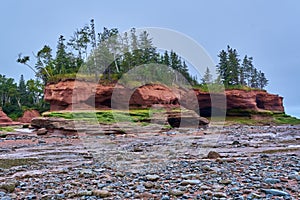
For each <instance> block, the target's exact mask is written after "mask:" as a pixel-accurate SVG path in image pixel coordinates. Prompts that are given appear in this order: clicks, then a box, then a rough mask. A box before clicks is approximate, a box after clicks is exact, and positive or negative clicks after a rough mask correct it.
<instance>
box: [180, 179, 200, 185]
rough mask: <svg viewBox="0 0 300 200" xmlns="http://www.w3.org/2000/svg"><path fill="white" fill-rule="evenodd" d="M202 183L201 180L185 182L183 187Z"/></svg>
mask: <svg viewBox="0 0 300 200" xmlns="http://www.w3.org/2000/svg"><path fill="white" fill-rule="evenodd" d="M200 183H201V182H200V181H199V180H184V181H182V182H181V185H198V184H200Z"/></svg>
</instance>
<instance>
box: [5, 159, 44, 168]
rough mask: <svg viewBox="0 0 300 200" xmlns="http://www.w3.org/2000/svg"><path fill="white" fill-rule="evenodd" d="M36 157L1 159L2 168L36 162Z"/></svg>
mask: <svg viewBox="0 0 300 200" xmlns="http://www.w3.org/2000/svg"><path fill="white" fill-rule="evenodd" d="M37 162H38V159H36V158H20V159H0V168H3V169H9V168H11V167H15V166H22V165H32V164H36V163H37Z"/></svg>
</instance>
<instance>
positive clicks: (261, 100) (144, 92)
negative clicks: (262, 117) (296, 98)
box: [45, 80, 284, 116]
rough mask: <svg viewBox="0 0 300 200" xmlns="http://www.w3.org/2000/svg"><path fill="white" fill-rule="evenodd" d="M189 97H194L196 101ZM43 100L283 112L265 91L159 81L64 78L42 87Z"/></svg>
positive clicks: (67, 105) (56, 107) (54, 107)
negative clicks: (128, 84)
mask: <svg viewBox="0 0 300 200" xmlns="http://www.w3.org/2000/svg"><path fill="white" fill-rule="evenodd" d="M112 97H113V98H112ZM192 97H195V98H196V101H197V102H196V103H195V99H193V98H192ZM45 100H46V101H48V102H49V103H50V105H51V111H60V110H72V109H74V110H82V109H85V110H86V109H94V108H111V106H112V104H113V105H115V106H116V105H119V106H121V107H122V105H123V104H126V105H127V106H130V107H151V106H153V105H155V104H160V105H164V106H175V107H176V106H177V107H179V106H180V105H182V106H184V107H186V108H190V109H194V110H195V109H200V113H201V115H203V116H209V115H210V114H211V110H212V107H214V108H215V109H219V110H220V111H222V110H224V108H225V107H226V108H227V111H235V112H237V111H243V110H244V111H263V110H268V111H272V112H284V107H283V98H282V97H281V96H279V95H274V94H269V93H267V92H265V91H255V90H251V91H245V90H226V91H225V94H224V93H223V94H210V93H208V92H202V91H199V90H190V91H187V90H184V89H178V88H177V89H170V88H168V87H166V86H163V85H159V84H148V85H144V86H141V87H139V88H137V89H135V90H131V89H128V88H124V87H123V86H122V85H117V86H115V85H100V84H95V83H91V82H86V81H76V82H75V81H74V80H66V81H61V82H58V83H56V84H54V83H52V84H48V85H47V86H46V88H45ZM224 100H226V103H225V102H224ZM212 102H213V103H212ZM228 113H230V112H228ZM231 113H233V112H231Z"/></svg>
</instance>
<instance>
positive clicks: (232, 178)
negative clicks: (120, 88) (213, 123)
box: [0, 125, 300, 200]
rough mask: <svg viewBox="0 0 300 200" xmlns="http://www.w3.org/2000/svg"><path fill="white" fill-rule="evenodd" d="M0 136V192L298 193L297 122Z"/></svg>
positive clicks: (35, 195) (39, 195) (79, 195)
mask: <svg viewBox="0 0 300 200" xmlns="http://www.w3.org/2000/svg"><path fill="white" fill-rule="evenodd" d="M96 129H97V127H94V129H93V130H89V131H88V130H84V129H82V130H81V131H80V132H79V133H75V132H72V133H69V134H64V133H61V132H59V131H54V132H52V133H47V134H45V135H39V136H38V135H37V134H36V133H35V132H30V131H27V130H26V131H23V130H18V131H16V132H12V133H5V135H4V134H2V135H3V137H1V138H0V152H1V154H0V180H1V181H0V199H3V200H4V199H99V198H107V199H165V200H166V199H299V198H300V196H299V190H300V170H299V169H300V145H299V144H300V126H245V125H235V126H227V127H224V128H222V129H212V128H208V129H206V130H204V129H188V128H186V129H172V130H168V131H160V132H156V133H151V128H149V132H143V133H127V134H102V133H101V131H97V130H96Z"/></svg>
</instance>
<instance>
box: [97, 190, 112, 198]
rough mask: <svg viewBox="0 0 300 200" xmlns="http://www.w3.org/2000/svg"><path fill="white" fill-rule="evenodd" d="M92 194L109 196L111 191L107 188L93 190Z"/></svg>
mask: <svg viewBox="0 0 300 200" xmlns="http://www.w3.org/2000/svg"><path fill="white" fill-rule="evenodd" d="M93 195H94V196H96V197H101V198H105V197H109V196H111V193H110V192H109V191H107V190H94V191H93Z"/></svg>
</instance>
